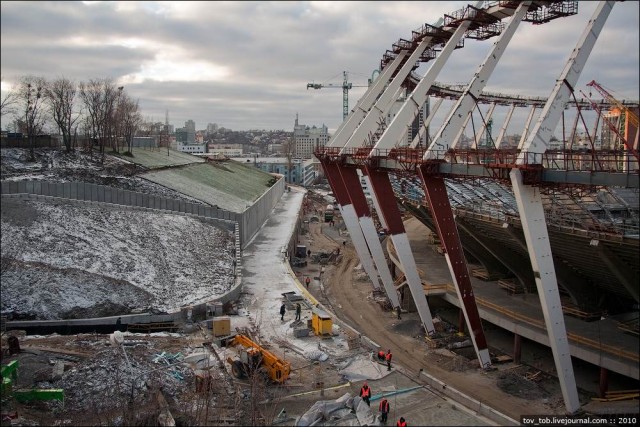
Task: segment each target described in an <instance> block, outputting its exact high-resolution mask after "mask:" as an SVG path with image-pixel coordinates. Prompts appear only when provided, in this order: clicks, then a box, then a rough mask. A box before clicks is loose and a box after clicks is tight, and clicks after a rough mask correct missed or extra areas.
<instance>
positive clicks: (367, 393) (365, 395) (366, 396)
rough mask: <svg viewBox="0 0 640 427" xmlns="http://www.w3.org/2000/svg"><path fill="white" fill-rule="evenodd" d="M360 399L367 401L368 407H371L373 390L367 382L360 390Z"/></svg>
mask: <svg viewBox="0 0 640 427" xmlns="http://www.w3.org/2000/svg"><path fill="white" fill-rule="evenodd" d="M360 397H361V398H362V400H364V401H365V403H366V404H367V406H371V401H370V399H371V389H370V388H369V384H367V382H366V381H365V382H364V384H362V388H361V389H360Z"/></svg>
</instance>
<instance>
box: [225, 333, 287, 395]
mask: <svg viewBox="0 0 640 427" xmlns="http://www.w3.org/2000/svg"><path fill="white" fill-rule="evenodd" d="M223 346H225V347H227V348H229V347H238V346H241V348H239V355H238V358H236V359H233V358H231V357H229V358H227V362H229V364H230V365H231V373H232V374H233V376H234V377H236V378H240V379H242V378H247V377H249V376H251V375H253V374H254V373H256V372H263V373H264V374H266V376H267V377H269V379H270V380H271V381H273V382H276V383H279V384H282V383H284V382H285V381H286V380H287V378H289V373H290V372H291V363H289V362H287V361H285V360H282V359H280V358H278V357H277V356H276V355H275V354H273V353H271V352H270V351H269V350H267V349H265V348H263V347H262V346H261V345H259V344H258V343H256V342H254V341H253V340H252V339H251V338H249V337H248V336H246V335H242V334H238V335H235V336H233V337H230V338H227V339H226V340H225V342H224V343H223Z"/></svg>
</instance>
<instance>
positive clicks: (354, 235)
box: [340, 204, 380, 289]
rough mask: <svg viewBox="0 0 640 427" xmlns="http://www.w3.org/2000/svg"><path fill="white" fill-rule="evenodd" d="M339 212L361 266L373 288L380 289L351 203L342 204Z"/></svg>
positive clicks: (376, 274) (376, 273)
mask: <svg viewBox="0 0 640 427" xmlns="http://www.w3.org/2000/svg"><path fill="white" fill-rule="evenodd" d="M340 213H341V214H342V219H344V225H346V226H347V229H348V230H349V237H351V241H352V242H353V246H354V247H355V249H356V253H357V254H358V258H360V263H361V264H362V268H363V269H364V271H365V272H366V273H367V276H369V279H371V283H372V284H373V287H374V289H380V282H379V281H378V272H377V271H376V268H375V266H374V265H373V259H372V257H371V253H370V252H369V247H368V246H367V242H366V239H365V238H364V234H363V231H362V229H361V228H360V223H359V221H358V215H357V214H356V211H355V209H354V207H353V205H352V204H348V205H344V206H342V208H340Z"/></svg>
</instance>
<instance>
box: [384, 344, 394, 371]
mask: <svg viewBox="0 0 640 427" xmlns="http://www.w3.org/2000/svg"><path fill="white" fill-rule="evenodd" d="M391 357H392V355H391V349H389V350H387V354H386V356H385V357H384V358H385V360H386V361H387V371H390V370H391Z"/></svg>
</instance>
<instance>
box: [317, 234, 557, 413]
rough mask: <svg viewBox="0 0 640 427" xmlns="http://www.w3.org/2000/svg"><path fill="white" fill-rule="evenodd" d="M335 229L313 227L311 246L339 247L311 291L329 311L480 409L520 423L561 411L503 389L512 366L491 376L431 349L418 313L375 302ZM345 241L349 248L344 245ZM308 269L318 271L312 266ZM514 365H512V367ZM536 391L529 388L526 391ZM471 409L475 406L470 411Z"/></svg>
mask: <svg viewBox="0 0 640 427" xmlns="http://www.w3.org/2000/svg"><path fill="white" fill-rule="evenodd" d="M339 225H340V224H339V223H338V224H336V226H335V227H331V226H330V225H329V224H323V223H317V222H316V223H310V224H309V234H308V237H309V239H308V240H309V243H308V244H309V245H310V249H311V251H312V252H313V253H317V252H330V251H334V250H335V249H336V248H337V247H340V250H341V252H340V254H341V256H340V257H339V258H338V260H337V263H335V264H328V265H327V266H325V269H324V273H323V277H322V284H319V283H314V285H312V286H311V288H310V291H311V293H312V294H313V295H314V296H315V297H316V298H317V299H318V300H319V301H320V302H321V303H322V304H325V305H326V306H327V307H329V308H330V309H331V310H332V311H333V312H334V313H335V314H336V315H337V316H338V317H339V318H341V319H342V320H343V321H345V322H346V323H348V324H349V325H351V326H352V327H354V328H355V329H356V330H358V331H360V332H361V333H362V334H364V335H366V336H367V337H369V338H370V339H372V340H373V341H374V342H376V343H377V344H379V345H380V346H381V347H382V348H384V349H387V348H389V349H391V351H392V353H393V360H394V362H396V363H399V364H400V365H402V367H403V368H405V369H406V370H408V371H409V372H411V373H416V374H417V373H418V372H419V371H420V370H421V369H422V370H424V371H425V372H427V373H428V374H430V375H432V376H434V377H436V378H438V379H439V380H441V381H443V382H444V383H446V384H447V385H449V386H450V387H453V388H455V389H457V390H459V391H461V392H462V393H464V394H466V395H468V396H471V397H473V398H474V399H476V400H477V401H478V402H480V404H481V405H487V406H490V407H492V408H494V409H496V410H497V411H499V412H502V413H504V414H505V415H508V416H510V417H511V418H514V419H516V420H519V417H520V415H521V414H549V413H558V414H560V413H562V412H563V409H564V406H563V404H562V399H561V396H559V395H557V394H553V395H550V396H547V397H536V398H533V396H534V394H535V393H530V394H529V395H528V396H525V398H523V397H516V396H514V395H511V394H508V393H505V392H504V391H502V390H501V389H500V388H499V387H498V385H497V382H498V381H499V380H500V379H501V378H502V379H503V380H504V377H505V375H506V373H507V372H509V371H510V370H512V369H513V368H516V367H515V366H513V365H512V364H507V365H501V366H500V368H499V369H498V370H496V371H492V372H483V371H481V370H479V369H477V368H476V367H474V364H475V366H477V362H476V361H475V360H473V359H471V360H469V361H467V362H466V363H465V362H462V364H461V363H460V358H459V357H452V356H451V354H447V352H442V351H434V350H432V349H429V348H428V346H427V344H426V342H425V340H424V333H423V331H422V329H421V325H420V321H419V318H418V315H417V313H405V314H403V315H402V319H401V320H398V319H397V318H396V315H395V314H394V313H392V312H390V311H383V309H382V308H381V306H380V305H379V304H378V303H377V302H376V301H375V300H374V299H373V298H372V286H371V283H370V281H369V280H368V279H366V280H361V278H362V277H363V274H362V271H361V269H360V268H357V267H358V266H359V264H360V261H359V258H358V256H357V253H356V251H355V249H354V247H353V245H352V243H351V241H350V240H349V239H348V237H345V238H343V237H342V235H340V234H338V231H337V230H338V227H339ZM343 240H345V241H346V242H347V244H346V246H343V245H342V241H343ZM309 268H310V269H314V268H316V271H317V267H315V266H314V265H313V264H312V265H310V267H309ZM510 365H511V366H510ZM527 386H530V387H534V388H536V387H538V385H537V384H525V387H527ZM471 409H473V408H471Z"/></svg>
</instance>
